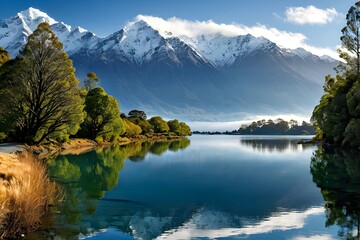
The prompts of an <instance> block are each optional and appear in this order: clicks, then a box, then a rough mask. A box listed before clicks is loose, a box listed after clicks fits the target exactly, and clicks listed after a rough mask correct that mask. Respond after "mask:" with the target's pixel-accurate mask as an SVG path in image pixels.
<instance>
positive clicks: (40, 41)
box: [0, 23, 84, 143]
mask: <svg viewBox="0 0 360 240" xmlns="http://www.w3.org/2000/svg"><path fill="white" fill-rule="evenodd" d="M8 63H9V62H8ZM2 68H5V69H2V71H0V72H2V74H1V76H0V89H1V91H0V113H1V114H0V115H1V116H2V119H1V121H2V122H8V121H11V122H12V123H13V124H12V129H7V131H8V132H10V131H13V137H14V139H15V140H17V141H22V142H28V143H40V142H42V141H44V140H45V139H46V138H53V139H57V140H65V139H67V138H68V137H69V135H71V134H75V133H76V132H77V130H78V128H79V125H80V123H81V122H82V121H83V118H84V113H83V108H84V105H83V103H84V100H83V98H82V97H81V91H80V89H79V87H78V84H79V81H78V80H77V79H76V77H75V74H74V73H75V69H74V68H73V66H72V61H71V60H69V58H68V55H67V54H66V53H65V52H63V51H62V44H61V43H60V42H59V40H58V38H57V37H56V35H55V34H54V33H53V32H52V31H51V30H50V26H49V24H48V23H41V24H39V26H38V28H37V29H36V30H35V31H34V33H33V34H32V35H30V36H29V38H28V43H27V44H26V45H25V47H24V50H23V51H22V52H21V54H20V56H19V57H17V58H16V59H15V60H14V61H10V63H9V64H4V65H3V66H2Z"/></svg>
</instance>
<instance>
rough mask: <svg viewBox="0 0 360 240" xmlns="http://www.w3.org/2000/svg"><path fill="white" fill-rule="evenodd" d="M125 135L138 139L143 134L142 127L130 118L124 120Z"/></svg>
mask: <svg viewBox="0 0 360 240" xmlns="http://www.w3.org/2000/svg"><path fill="white" fill-rule="evenodd" d="M124 123H125V135H126V136H129V137H137V136H139V135H140V134H141V132H142V130H141V127H140V126H138V125H136V124H134V123H132V122H131V121H130V120H129V119H128V118H125V119H124Z"/></svg>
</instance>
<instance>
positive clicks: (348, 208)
mask: <svg viewBox="0 0 360 240" xmlns="http://www.w3.org/2000/svg"><path fill="white" fill-rule="evenodd" d="M359 153H360V152H359V151H341V150H332V151H329V150H327V149H325V148H320V149H318V150H317V151H316V152H315V153H314V155H313V157H312V159H311V166H310V169H311V174H312V176H313V181H314V182H315V183H316V185H317V186H318V187H319V188H320V189H321V193H322V195H323V197H324V200H325V201H326V203H325V212H326V223H325V225H326V226H327V227H328V226H332V225H338V226H339V227H340V230H339V233H338V235H339V237H341V238H343V239H360V236H359V232H360V231H359V230H360V226H359V222H360V154H359Z"/></svg>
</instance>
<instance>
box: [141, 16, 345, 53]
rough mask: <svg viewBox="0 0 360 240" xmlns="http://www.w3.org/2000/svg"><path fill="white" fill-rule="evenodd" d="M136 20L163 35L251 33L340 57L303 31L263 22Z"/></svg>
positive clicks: (174, 19) (174, 18)
mask: <svg viewBox="0 0 360 240" xmlns="http://www.w3.org/2000/svg"><path fill="white" fill-rule="evenodd" d="M136 20H137V21H138V20H144V21H145V22H147V23H148V24H150V25H151V26H152V27H153V28H155V29H156V30H158V31H159V32H160V33H161V34H162V35H163V36H166V34H168V33H169V32H171V33H172V35H173V36H182V35H186V36H188V37H196V36H199V35H202V34H217V33H220V34H223V35H224V36H229V37H231V36H238V35H246V34H251V35H253V36H255V37H265V38H267V39H269V40H270V41H272V42H274V43H276V44H277V45H278V46H279V47H281V48H290V49H295V48H299V47H301V48H304V49H305V50H307V51H309V52H312V53H313V54H316V55H319V56H322V55H329V56H330V57H332V58H335V59H338V54H337V52H336V51H335V50H333V49H330V48H321V47H320V48H319V47H315V46H311V45H308V44H307V43H306V41H307V37H306V36H305V35H304V34H302V33H296V32H288V31H282V30H279V29H277V28H274V27H268V26H265V25H263V24H256V25H254V26H250V27H249V26H245V25H242V24H238V23H232V24H224V23H216V22H214V21H212V20H208V21H190V20H186V19H180V18H176V17H172V18H169V19H163V18H160V17H154V16H145V15H138V16H137V17H136Z"/></svg>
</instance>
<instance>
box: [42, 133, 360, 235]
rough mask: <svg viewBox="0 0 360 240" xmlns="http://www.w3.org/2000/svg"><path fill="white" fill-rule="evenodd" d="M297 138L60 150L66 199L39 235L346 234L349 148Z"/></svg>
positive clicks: (56, 169) (352, 206) (354, 202)
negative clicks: (74, 151) (335, 148)
mask: <svg viewBox="0 0 360 240" xmlns="http://www.w3.org/2000/svg"><path fill="white" fill-rule="evenodd" d="M300 138H304V137H303V136H302V137H276V136H272V137H261V136H255V137H245V136H221V135H219V136H201V135H195V136H192V137H191V138H189V139H185V140H182V141H177V142H172V143H166V142H164V143H155V144H152V143H135V144H131V145H128V146H125V147H124V146H123V147H112V148H108V149H98V150H96V151H92V152H89V153H86V154H82V155H79V156H76V155H66V156H60V157H58V158H57V159H55V160H50V161H49V167H50V173H51V176H52V177H53V178H54V179H55V180H56V181H57V182H58V183H60V184H61V185H62V186H63V189H64V190H65V192H66V198H65V201H64V204H62V206H61V208H60V212H61V213H60V214H56V215H55V216H54V219H53V221H52V227H51V228H50V229H49V230H48V231H46V235H47V238H51V239H78V238H81V239H84V238H89V239H242V238H246V239H293V240H302V239H320V240H321V239H340V238H342V239H352V238H351V237H356V236H357V233H358V222H359V219H360V214H359V212H360V211H359V209H360V197H359V194H358V193H359V192H360V184H359V183H360V165H359V162H360V159H359V158H360V157H359V154H356V153H343V152H330V153H328V152H326V151H325V150H324V149H318V147H317V146H313V145H298V144H297V142H298V141H299V139H300ZM38 234H39V235H41V234H40V233H38ZM42 234H43V233H42ZM36 237H37V238H39V236H36ZM42 237H43V238H45V236H42Z"/></svg>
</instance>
